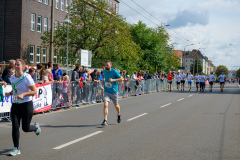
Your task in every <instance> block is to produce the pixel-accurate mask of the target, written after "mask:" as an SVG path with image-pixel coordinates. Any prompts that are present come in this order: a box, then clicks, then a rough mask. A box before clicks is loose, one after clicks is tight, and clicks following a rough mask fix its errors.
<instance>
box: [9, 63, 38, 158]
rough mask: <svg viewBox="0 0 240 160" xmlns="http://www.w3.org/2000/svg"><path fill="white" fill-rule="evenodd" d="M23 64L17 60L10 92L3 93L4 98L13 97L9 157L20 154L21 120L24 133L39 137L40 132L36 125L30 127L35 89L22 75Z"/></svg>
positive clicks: (28, 77)
mask: <svg viewBox="0 0 240 160" xmlns="http://www.w3.org/2000/svg"><path fill="white" fill-rule="evenodd" d="M24 66H25V62H24V61H23V60H21V59H17V60H16V63H15V71H16V74H15V75H12V76H11V78H10V80H11V83H12V91H11V92H10V93H5V96H6V97H9V96H10V95H13V103H12V107H11V119H12V138H13V144H14V149H13V150H12V151H11V152H10V155H11V156H15V155H17V154H20V149H19V136H20V133H19V127H20V121H21V120H22V130H23V131H24V132H35V133H36V135H39V134H40V132H41V129H40V126H39V124H38V123H35V125H30V123H31V120H32V116H33V101H32V100H33V96H34V95H35V94H37V88H36V86H35V83H34V81H33V79H32V77H31V76H30V75H29V74H27V73H23V67H24Z"/></svg>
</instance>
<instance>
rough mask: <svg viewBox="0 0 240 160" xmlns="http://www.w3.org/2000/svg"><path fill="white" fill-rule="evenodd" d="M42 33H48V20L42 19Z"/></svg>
mask: <svg viewBox="0 0 240 160" xmlns="http://www.w3.org/2000/svg"><path fill="white" fill-rule="evenodd" d="M43 31H44V32H47V31H48V18H44V29H43Z"/></svg>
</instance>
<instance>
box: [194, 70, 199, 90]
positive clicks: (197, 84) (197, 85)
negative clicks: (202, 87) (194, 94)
mask: <svg viewBox="0 0 240 160" xmlns="http://www.w3.org/2000/svg"><path fill="white" fill-rule="evenodd" d="M194 78H195V81H196V87H197V91H198V87H199V83H200V77H199V74H198V73H196V75H195V77H194Z"/></svg>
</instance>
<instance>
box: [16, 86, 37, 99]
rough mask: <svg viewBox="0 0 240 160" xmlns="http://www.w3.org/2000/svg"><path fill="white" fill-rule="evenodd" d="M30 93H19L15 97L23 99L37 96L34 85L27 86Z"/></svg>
mask: <svg viewBox="0 0 240 160" xmlns="http://www.w3.org/2000/svg"><path fill="white" fill-rule="evenodd" d="M28 88H29V89H30V90H31V91H29V92H26V93H21V94H19V95H18V96H17V99H23V97H28V96H33V95H35V94H37V88H36V86H35V85H32V86H29V87H28Z"/></svg>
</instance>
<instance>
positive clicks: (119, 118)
mask: <svg viewBox="0 0 240 160" xmlns="http://www.w3.org/2000/svg"><path fill="white" fill-rule="evenodd" d="M117 122H118V123H121V115H119V116H118V119H117Z"/></svg>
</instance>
